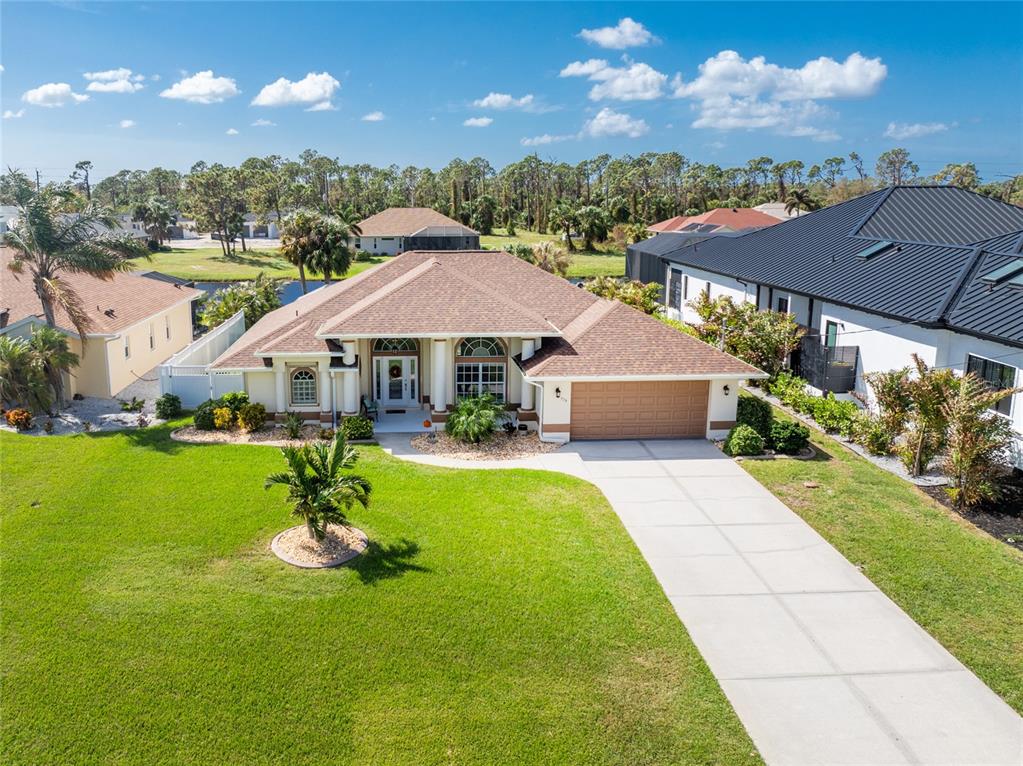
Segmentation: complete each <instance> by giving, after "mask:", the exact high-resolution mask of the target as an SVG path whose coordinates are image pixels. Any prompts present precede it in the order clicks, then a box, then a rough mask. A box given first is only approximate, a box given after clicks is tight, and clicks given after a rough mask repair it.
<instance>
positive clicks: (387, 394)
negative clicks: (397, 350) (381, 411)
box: [373, 356, 419, 408]
mask: <svg viewBox="0 0 1023 766" xmlns="http://www.w3.org/2000/svg"><path fill="white" fill-rule="evenodd" d="M418 361H419V360H418V359H417V358H416V357H414V356H378V357H376V358H374V360H373V385H374V387H375V389H376V400H377V403H378V404H379V405H380V407H381V408H386V407H412V406H414V405H416V404H417V403H418V399H419V370H418V368H417V364H416V363H417V362H418Z"/></svg>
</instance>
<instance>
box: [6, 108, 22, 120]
mask: <svg viewBox="0 0 1023 766" xmlns="http://www.w3.org/2000/svg"><path fill="white" fill-rule="evenodd" d="M24 116H25V110H24V109H19V110H18V111H16V112H15V111H14V110H13V109H5V110H4V119H5V120H20V119H21V118H22V117H24Z"/></svg>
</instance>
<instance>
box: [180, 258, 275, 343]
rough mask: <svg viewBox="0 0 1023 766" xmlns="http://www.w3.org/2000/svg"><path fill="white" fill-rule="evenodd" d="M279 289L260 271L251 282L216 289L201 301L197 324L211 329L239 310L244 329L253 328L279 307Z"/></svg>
mask: <svg viewBox="0 0 1023 766" xmlns="http://www.w3.org/2000/svg"><path fill="white" fill-rule="evenodd" d="M278 288H279V282H278V280H276V279H270V278H269V277H266V276H264V275H263V273H262V272H260V273H259V274H258V275H256V278H255V279H253V280H250V281H248V282H239V283H238V284H235V285H230V286H229V287H224V288H222V289H220V290H217V291H216V292H215V293H213V295H211V296H210V297H209V298H207V299H206V300H205V301H204V302H203V304H202V310H201V312H200V313H199V324H201V325H202V326H203V327H206V328H208V329H211V330H212V329H213V328H214V327H218V326H219V325H222V324H223V323H224V322H226V321H227V320H228V319H230V318H231V317H233V316H234V315H235V314H237V313H238V312H239V311H244V312H245V326H246V327H252V325H254V324H255V323H256V322H258V321H259V320H260V319H262V318H263V317H264V316H265V315H267V314H269V313H270V312H271V311H273V310H274V309H277V308H280V307H281V296H280V295H279V294H278V292H277V291H278Z"/></svg>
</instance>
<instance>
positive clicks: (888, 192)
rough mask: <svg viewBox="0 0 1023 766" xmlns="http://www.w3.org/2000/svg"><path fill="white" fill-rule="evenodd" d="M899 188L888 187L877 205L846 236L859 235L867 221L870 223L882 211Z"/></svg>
mask: <svg viewBox="0 0 1023 766" xmlns="http://www.w3.org/2000/svg"><path fill="white" fill-rule="evenodd" d="M898 188H899V187H898V186H888V187H886V188H885V189H884V190H883V192H884V193H883V194H881V195H880V197H879V199H878V200H877V203H876V204H874V205H872V206H871V208H870V210H869V211H868V212H867V214H866V215H865V216H863V217H862V218H861V219H860V220H859V221H857V222H856V224H855V225H854V226H853V227H852V229H851V230H850V231H849V233H848V234H846V236H847V237H851V236H853V235H854V234H859V233H860V229H862V228H863V227H864V226H866V225H867V221H869V220H870V219H871V218H873V217H874V213H876V212H877V211H878V210H880V209H881V205H883V204H884V203H885V200H887V199H888V198H889V197H890V196H892V194H893V193H894V192H895V190H896V189H898ZM853 199H856V198H855V197H854V198H853ZM849 201H850V202H852V200H849Z"/></svg>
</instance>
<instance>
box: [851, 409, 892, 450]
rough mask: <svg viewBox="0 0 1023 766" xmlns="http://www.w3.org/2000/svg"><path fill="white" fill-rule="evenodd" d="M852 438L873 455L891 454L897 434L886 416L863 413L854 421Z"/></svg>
mask: <svg viewBox="0 0 1023 766" xmlns="http://www.w3.org/2000/svg"><path fill="white" fill-rule="evenodd" d="M851 431H852V439H853V441H855V442H856V443H857V444H859V445H860V446H862V447H863V449H865V450H866V451H867V452H869V453H870V454H871V455H878V456H882V455H890V454H892V450H893V449H894V447H895V438H896V434H895V433H894V432H893V431H892V429H891V424H890V422H889V420H888V419H887V418H885V417H879V416H876V415H869V414H867V413H861V414H860V415H859V416H858V417H857V418H855V419H854V420H853V422H852V427H851Z"/></svg>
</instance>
